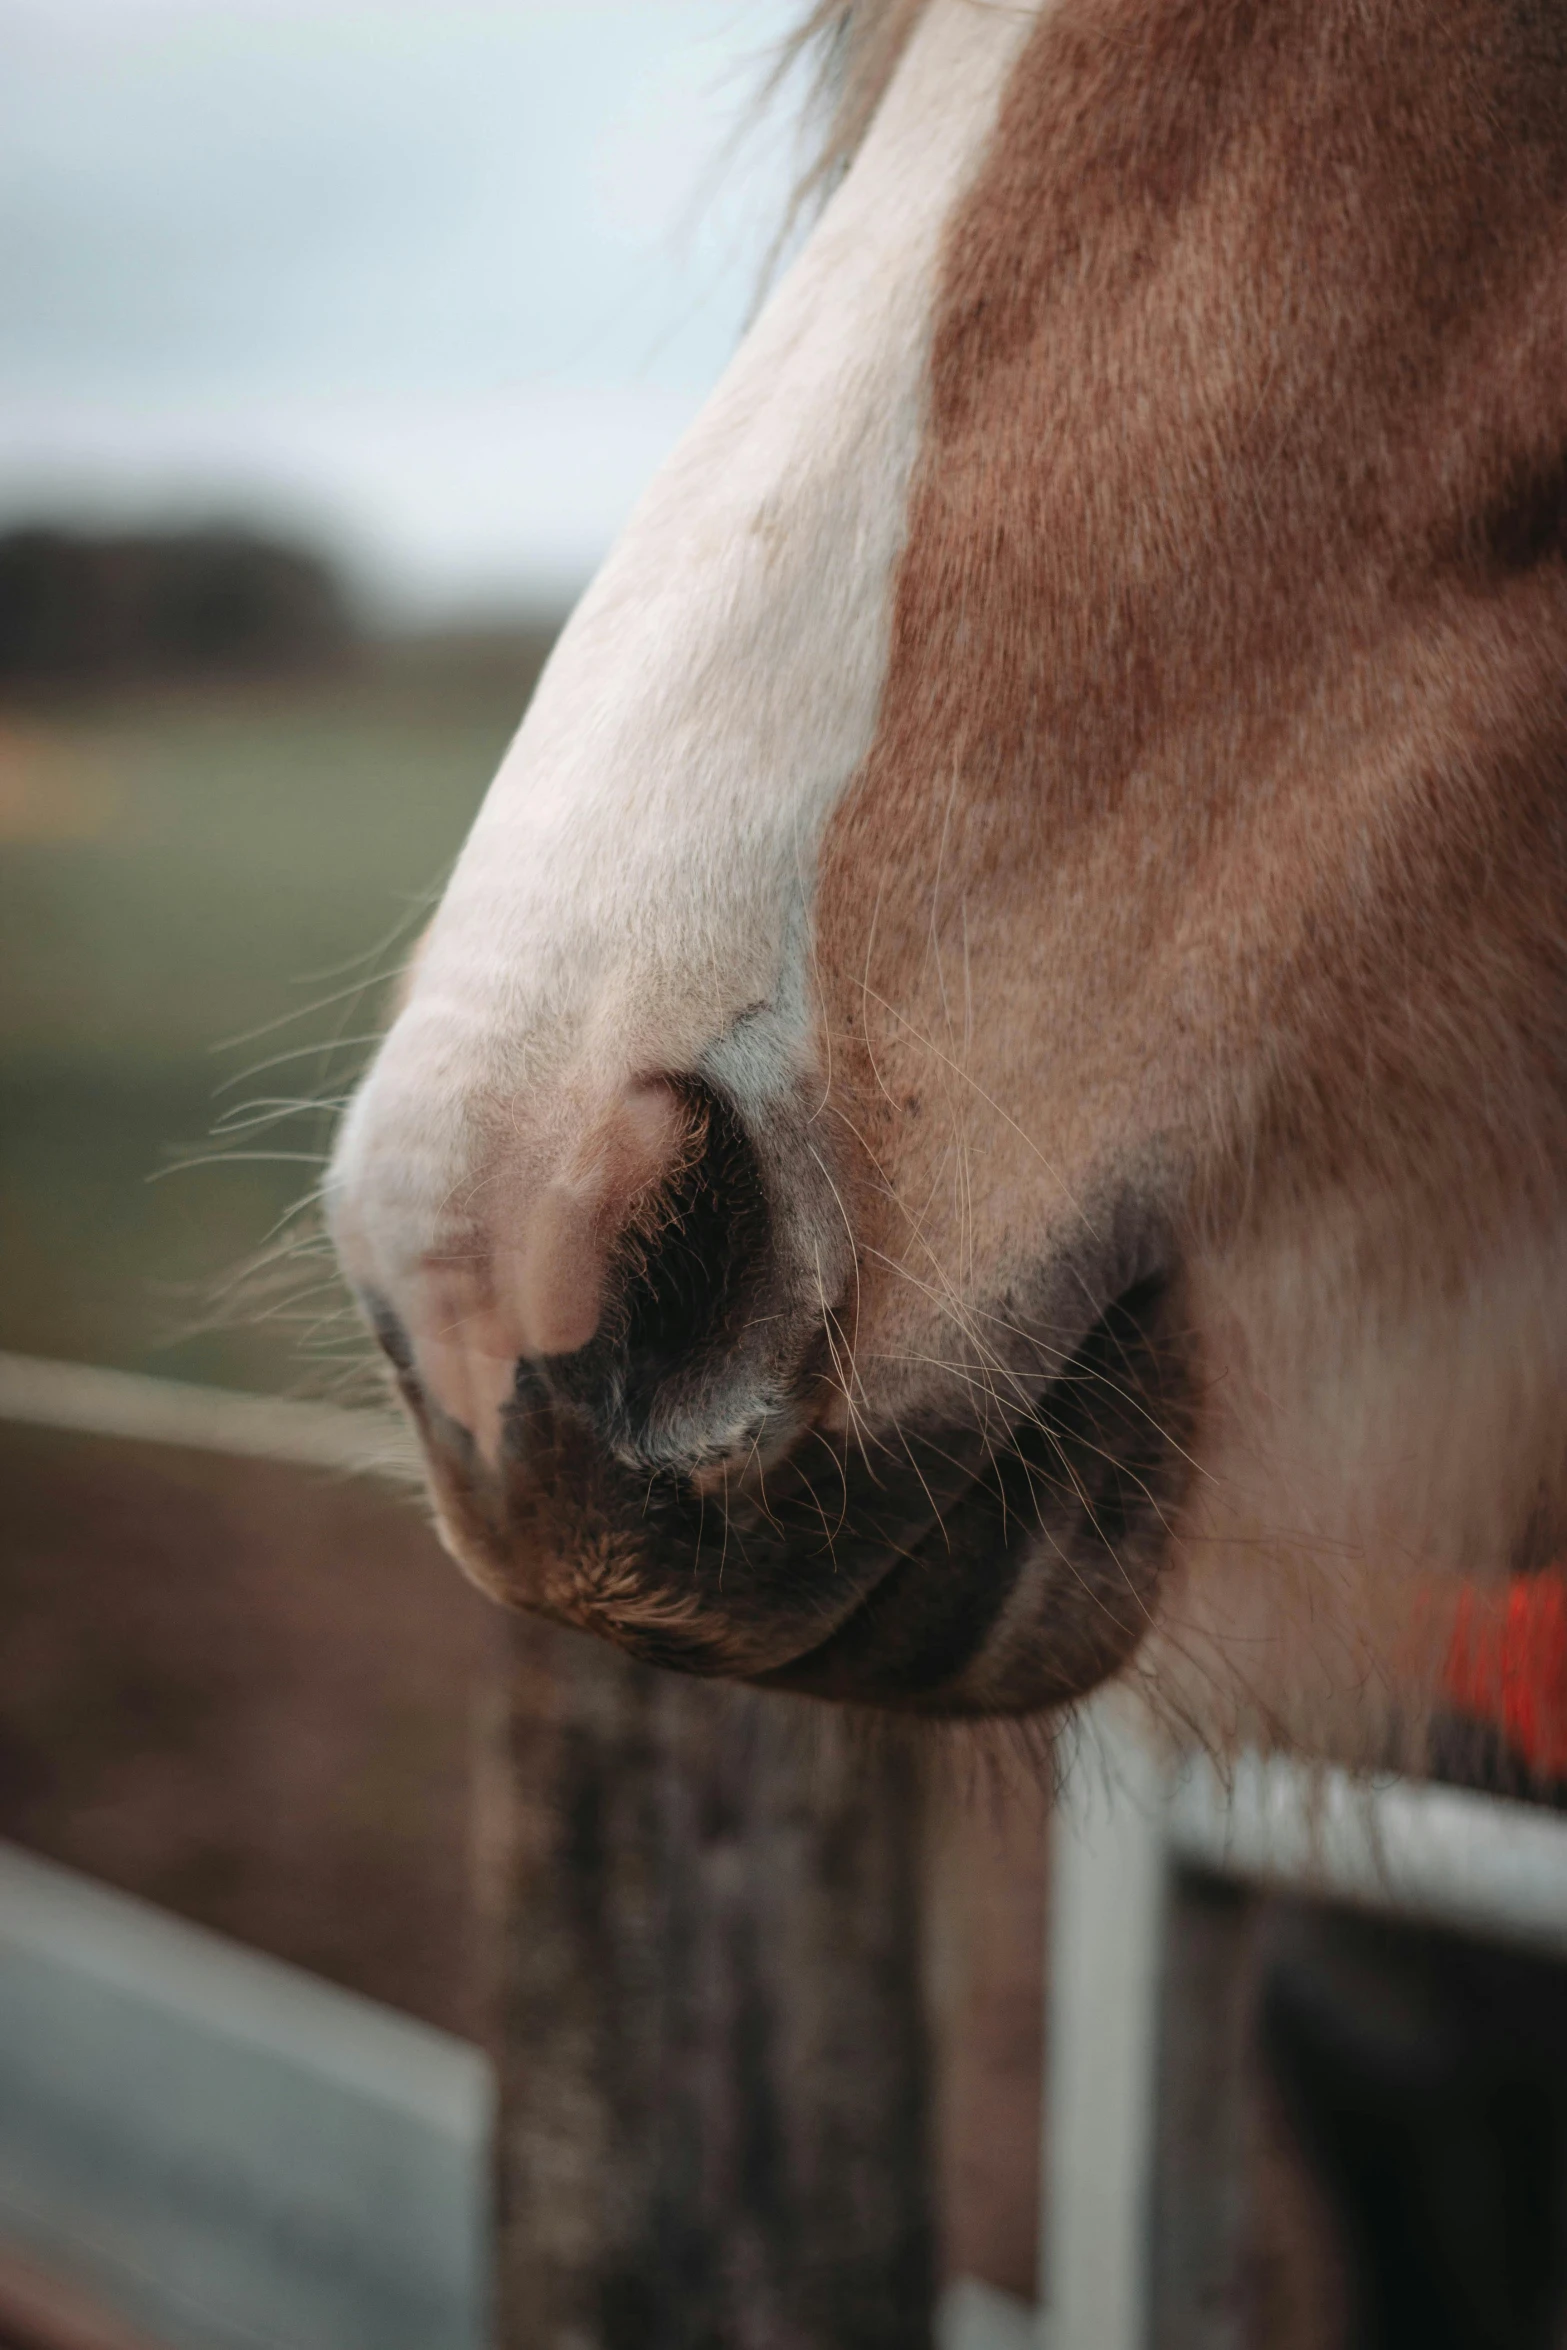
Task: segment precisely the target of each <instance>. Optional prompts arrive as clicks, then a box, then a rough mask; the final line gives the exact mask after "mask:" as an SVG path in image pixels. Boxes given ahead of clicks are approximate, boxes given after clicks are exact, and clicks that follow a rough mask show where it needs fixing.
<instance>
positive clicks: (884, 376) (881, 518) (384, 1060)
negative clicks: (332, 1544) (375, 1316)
mask: <svg viewBox="0 0 1567 2350" xmlns="http://www.w3.org/2000/svg"><path fill="white" fill-rule="evenodd" d="M1036 13H1037V7H1036V6H1035V5H1027V6H1006V7H1000V6H991V5H984V4H976V0H935V4H934V5H933V6H931V8H930V9H929V10H928V11H927V13H926V14H925V16H924V18H923V19H922V21H921V23H920V25H919V27H918V29H917V31H916V33H915V34H914V36H913V39H912V41H911V43H910V47H909V49H908V51H907V53H906V55H905V57H904V59H903V61H902V63H901V65H900V67H899V70H898V72H897V75H896V77H895V79H894V81H893V83H892V85H891V87H890V88H889V91H888V93H887V96H886V98H885V100H884V102H883V104H882V107H881V110H880V112H879V114H878V116H877V118H876V120H875V122H874V124H873V126H872V128H871V131H870V133H869V136H868V137H867V138H866V140H865V141H864V144H863V146H862V147H861V149H860V151H859V153H858V155H857V157H856V159H855V161H854V164H853V166H852V168H851V170H850V171H849V173H848V175H847V177H846V178H845V180H844V182H843V184H842V186H841V187H840V188H839V189H838V190H837V192H836V193H835V195H834V196H833V198H832V200H831V202H830V204H829V205H828V207H827V209H826V211H825V212H824V214H823V216H822V218H821V220H820V221H819V222H818V224H817V226H816V228H815V230H814V231H813V233H812V235H811V237H810V238H809V240H808V242H807V244H806V246H805V247H804V249H803V251H802V252H801V254H800V256H799V258H798V259H797V261H796V262H795V263H794V265H793V267H792V268H791V270H790V271H789V273H788V275H787V276H786V278H785V279H784V281H783V282H782V284H781V285H780V286H779V288H778V289H777V291H776V292H775V294H774V295H773V297H772V299H771V300H770V301H769V303H768V304H767V306H766V308H765V310H764V311H763V313H762V315H761V317H760V318H759V320H758V321H757V323H756V325H755V326H754V327H753V329H752V330H751V332H750V333H749V335H748V336H747V337H746V339H745V342H744V343H743V345H742V347H741V349H740V351H739V352H738V354H737V356H736V358H735V360H734V362H733V364H732V365H731V367H730V368H729V370H728V372H727V373H726V375H725V376H724V378H723V380H722V382H721V383H720V385H719V387H718V389H717V391H716V392H715V393H714V395H713V398H712V399H711V401H710V402H709V404H708V406H707V408H706V409H705V411H704V412H703V414H702V416H701V417H700V418H699V419H698V421H697V423H696V424H695V426H694V427H693V428H692V430H691V432H690V433H689V434H688V436H687V437H686V439H685V441H684V442H683V443H682V444H681V446H680V447H679V448H678V449H677V450H676V451H675V453H674V455H673V456H672V458H671V459H670V460H669V462H668V464H667V465H666V466H665V467H664V469H663V471H662V472H661V473H660V475H659V476H658V478H657V479H656V480H655V481H654V483H653V485H652V487H651V488H650V489H649V491H648V492H647V494H646V496H645V497H644V498H643V500H642V502H641V504H640V506H639V507H638V509H637V511H636V513H635V514H634V516H633V517H632V520H631V522H630V524H629V525H628V527H627V529H626V532H625V534H624V536H623V538H622V539H621V541H620V543H619V544H618V546H617V547H616V548H615V550H614V552H613V553H612V554H611V556H610V557H609V560H608V561H607V563H606V564H605V566H604V569H603V571H602V572H601V573H600V575H599V577H598V579H597V580H596V581H595V582H594V584H593V586H592V587H591V588H590V589H589V591H588V593H587V595H586V596H585V598H584V599H583V602H582V604H581V605H580V607H579V608H578V610H577V612H576V614H575V615H574V617H573V618H572V620H571V622H570V624H569V626H568V627H567V629H566V631H565V633H564V635H563V637H562V638H561V641H560V643H559V645H558V647H557V648H556V651H555V654H554V656H553V658H552V660H551V662H550V664H549V667H548V669H547V671H546V673H545V675H544V678H543V679H542V681H541V683H540V686H539V689H538V693H537V695H536V697H535V700H534V703H533V706H532V708H531V710H530V711H529V713H528V717H527V720H526V722H525V724H524V725H523V727H522V729H521V731H520V733H519V734H518V736H517V739H516V742H515V743H514V745H513V746H512V749H511V751H510V753H509V754H508V756H507V759H506V761H505V764H504V765H503V767H502V768H501V771H500V773H499V775H498V776H497V778H496V781H495V783H494V785H493V786H492V789H491V791H490V794H489V797H488V798H487V800H486V802H485V804H484V807H483V809H482V810H481V812H480V815H479V817H478V820H477V822H476V824H475V826H474V829H473V832H472V835H471V837H470V839H469V841H468V844H467V846H466V848H465V849H464V851H463V854H462V857H461V860H460V862H459V864H458V867H457V870H456V873H455V875H454V877H453V880H452V884H451V887H450V889H449V891H448V893H447V896H446V899H445V902H444V903H443V905H442V907H441V909H440V911H439V913H438V914H437V916H436V919H435V922H434V925H433V927H432V930H431V932H430V934H429V938H428V941H427V944H426V947H425V950H424V952H423V955H422V958H421V960H420V964H419V968H418V971H417V974H416V976H415V979H414V982H413V986H412V989H411V991H410V995H409V999H408V1002H407V1005H406V1008H405V1009H404V1011H403V1013H402V1015H401V1017H400V1018H399V1019H398V1021H397V1023H396V1025H395V1027H394V1028H393V1030H392V1032H391V1034H390V1036H389V1038H388V1040H387V1042H386V1044H385V1046H384V1047H383V1049H382V1052H381V1054H380V1057H379V1059H378V1061H377V1063H376V1066H375V1068H374V1070H373V1072H372V1074H371V1076H370V1077H369V1079H368V1081H367V1083H366V1085H365V1087H364V1088H363V1090H362V1091H361V1093H360V1095H359V1098H358V1100H357V1102H356V1103H355V1104H354V1106H353V1108H352V1110H351V1112H350V1114H349V1117H348V1119H347V1121H346V1123H345V1127H344V1130H343V1135H342V1139H341V1143H340V1146H339V1150H338V1154H337V1159H336V1163H335V1167H334V1171H333V1176H332V1179H331V1185H330V1191H331V1196H332V1198H333V1202H334V1215H335V1222H336V1225H337V1228H338V1232H339V1238H340V1241H341V1244H342V1246H343V1249H344V1253H345V1256H346V1258H347V1260H348V1263H349V1267H350V1270H351V1271H352V1272H353V1273H354V1274H355V1275H356V1277H357V1278H359V1279H360V1280H361V1281H363V1282H365V1283H366V1284H367V1285H369V1286H372V1287H374V1288H375V1289H377V1290H378V1291H379V1292H381V1293H382V1294H383V1295H385V1296H387V1297H389V1298H390V1299H391V1300H392V1302H393V1303H394V1304H395V1303H397V1302H398V1300H399V1296H400V1293H401V1292H402V1291H403V1290H404V1289H405V1288H406V1286H407V1284H408V1283H409V1282H410V1281H411V1279H412V1278H413V1276H414V1272H415V1268H416V1267H417V1265H418V1264H419V1262H420V1260H421V1259H422V1258H423V1257H424V1256H426V1255H427V1254H428V1253H429V1252H430V1250H431V1249H432V1247H436V1246H439V1245H440V1244H441V1241H442V1237H443V1234H442V1229H441V1228H442V1227H443V1225H444V1226H450V1227H453V1228H460V1227H461V1226H462V1225H463V1223H464V1222H465V1220H469V1219H471V1218H472V1217H473V1216H474V1214H475V1213H476V1210H477V1208H478V1204H479V1203H478V1202H477V1200H476V1196H475V1191H474V1186H475V1184H476V1182H477V1183H480V1184H482V1183H483V1182H484V1181H485V1180H486V1178H485V1176H484V1172H483V1170H484V1165H485V1159H486V1153H488V1155H489V1157H490V1158H492V1159H493V1156H494V1135H495V1131H496V1128H497V1125H499V1126H500V1127H501V1128H502V1129H504V1130H505V1131H506V1132H507V1133H508V1135H509V1138H510V1139H509V1143H508V1146H507V1147H508V1156H509V1158H510V1160H511V1166H510V1168H509V1182H508V1192H509V1196H510V1197H511V1198H513V1199H515V1198H516V1197H517V1196H518V1185H519V1182H520V1184H521V1186H522V1188H523V1189H524V1190H525V1189H526V1187H527V1185H528V1184H529V1183H530V1182H537V1181H542V1180H546V1179H547V1177H548V1173H549V1170H550V1168H551V1167H552V1166H553V1165H555V1164H558V1163H559V1161H560V1158H561V1156H562V1154H563V1153H564V1152H566V1151H569V1149H570V1147H571V1144H572V1141H573V1139H574V1137H575V1136H576V1135H577V1134H579V1133H580V1132H581V1131H582V1129H583V1127H584V1125H585V1124H586V1123H587V1122H588V1121H590V1120H591V1118H592V1117H593V1116H594V1115H595V1114H596V1110H597V1108H598V1107H599V1105H601V1104H602V1103H603V1102H604V1101H605V1100H606V1099H608V1098H612V1097H613V1096H614V1095H615V1093H616V1092H617V1090H618V1089H619V1088H621V1087H622V1086H623V1085H624V1084H625V1083H626V1081H627V1080H628V1079H632V1078H635V1077H637V1076H639V1075H641V1074H645V1073H652V1072H665V1073H680V1072H686V1071H696V1070H699V1069H705V1070H708V1071H710V1072H711V1073H713V1074H714V1075H718V1076H722V1078H723V1079H724V1081H725V1083H726V1084H727V1085H728V1086H729V1087H730V1088H731V1090H732V1091H734V1092H735V1093H737V1094H738V1095H739V1096H740V1097H741V1098H742V1100H747V1101H748V1102H749V1103H750V1104H753V1105H756V1106H758V1107H763V1106H765V1101H766V1098H767V1097H768V1096H769V1095H770V1094H781V1093H782V1092H783V1091H785V1090H787V1088H788V1087H789V1086H791V1085H792V1084H795V1083H797V1082H798V1079H799V1076H800V1073H801V1071H802V1068H804V1067H805V1066H806V1065H807V1064H808V1062H809V1056H810V1049H811V1045H810V1029H811V1011H810V986H809V954H810V901H811V894H812V887H813V876H814V868H815V862H816V857H817V852H818V847H819V843H820V840H821V836H822V832H823V828H824V826H825V824H826V822H827V819H828V817H829V815H830V814H831V812H832V810H833V808H834V807H835V805H836V804H837V802H838V801H839V799H840V798H841V796H842V794H843V792H844V790H845V788H846V786H847V785H848V783H849V781H850V779H851V777H852V776H853V774H854V773H855V770H856V769H857V768H858V766H859V765H860V763H861V761H862V760H863V759H864V757H865V755H866V753H867V751H868V749H869V747H870V743H871V739H872V735H873V732H874V729H875V723H876V715H877V707H878V701H879V697H880V692H881V685H882V678H883V673H884V670H885V665H886V658H887V640H888V624H889V610H890V599H891V588H892V581H893V574H894V569H895V566H896V563H897V559H898V555H899V552H900V549H901V546H902V543H903V536H904V528H905V512H906V507H907V500H908V490H909V483H910V478H911V474H912V470H913V465H914V461H915V456H916V453H917V450H918V446H919V442H920V436H921V429H922V421H923V407H924V397H925V390H924V387H925V377H926V363H927V358H928V352H929V342H930V334H931V328H932V317H933V311H934V306H935V296H936V272H937V261H938V251H939V245H940V240H941V234H942V229H943V226H944V224H945V222H946V221H947V219H948V216H949V214H950V213H951V211H952V208H953V205H954V203H955V202H956V200H957V198H958V197H959V196H960V195H961V193H962V192H963V190H964V189H965V188H966V186H967V185H968V183H969V181H970V179H971V177H972V175H973V173H974V171H975V170H976V168H977V166H978V163H979V161H980V158H981V156H982V154H983V152H984V149H985V145H986V141H987V137H988V134H989V132H990V130H991V127H992V124H993V122H994V119H995V115H996V111H997V106H998V103H999V98H1000V93H1001V91H1002V89H1003V88H1004V86H1005V83H1006V80H1007V78H1008V74H1009V71H1010V68H1011V66H1012V64H1013V61H1014V59H1015V58H1016V56H1017V53H1018V51H1019V49H1020V47H1021V45H1022V42H1023V40H1024V38H1025V36H1026V34H1027V32H1028V30H1029V29H1030V27H1031V25H1032V22H1033V20H1034V17H1035V15H1036ZM741 1015H746V1017H745V1019H744V1023H743V1026H742V1027H740V1028H739V1029H738V1030H737V1029H736V1022H737V1021H739V1020H740V1018H741Z"/></svg>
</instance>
